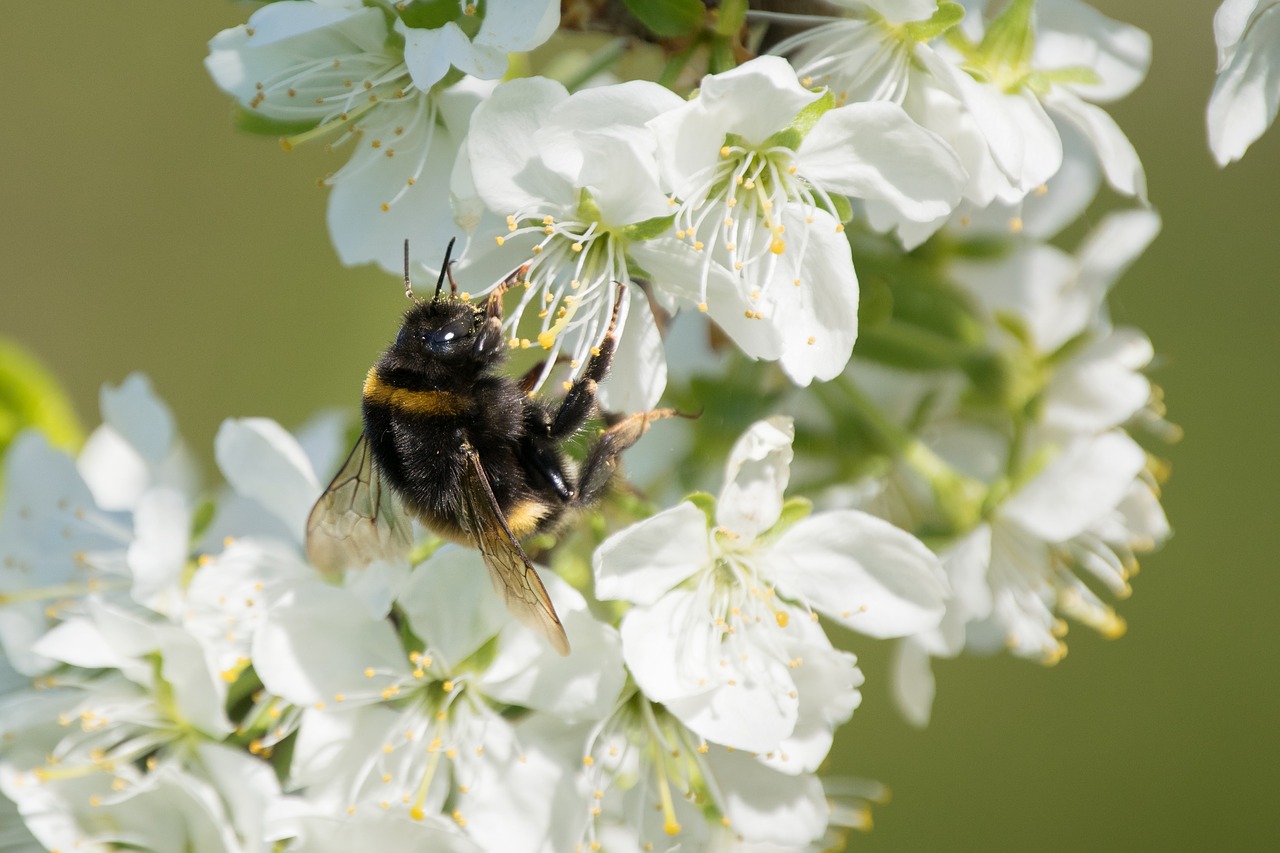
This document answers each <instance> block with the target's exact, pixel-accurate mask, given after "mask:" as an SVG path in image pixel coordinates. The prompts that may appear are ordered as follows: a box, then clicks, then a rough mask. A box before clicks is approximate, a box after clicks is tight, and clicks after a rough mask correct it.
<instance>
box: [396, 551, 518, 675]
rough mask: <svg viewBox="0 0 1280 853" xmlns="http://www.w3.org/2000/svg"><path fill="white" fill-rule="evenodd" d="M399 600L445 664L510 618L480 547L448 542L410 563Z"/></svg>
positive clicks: (466, 654)
mask: <svg viewBox="0 0 1280 853" xmlns="http://www.w3.org/2000/svg"><path fill="white" fill-rule="evenodd" d="M399 604H400V609H401V610H402V611H403V612H404V615H405V617H406V618H407V619H408V620H409V627H410V628H412V629H413V632H414V633H415V634H417V635H418V636H419V637H421V638H422V639H423V640H424V641H425V642H426V643H427V645H428V646H430V648H431V651H432V653H433V654H436V655H439V656H440V657H441V659H442V660H443V661H444V662H445V665H446V666H449V667H454V666H457V665H458V664H460V663H462V661H463V660H465V659H466V658H468V657H470V656H471V655H472V654H473V653H474V652H475V651H476V650H477V649H479V648H480V647H481V646H482V645H484V644H485V643H487V642H488V641H489V640H491V639H493V637H495V636H497V634H498V632H499V631H501V630H502V628H503V626H504V625H506V624H507V622H508V621H509V620H510V617H509V616H508V615H507V611H506V608H505V607H503V605H502V601H501V599H499V598H498V596H496V595H494V594H493V586H492V584H491V583H490V581H489V571H488V570H487V569H486V568H485V567H484V562H483V561H482V560H481V558H480V552H479V551H475V550H472V549H471V548H459V547H456V546H453V545H445V546H444V547H442V548H441V549H440V550H439V551H437V552H436V553H435V554H433V555H432V556H431V559H429V560H427V561H426V562H425V563H423V564H422V565H420V566H418V567H417V568H415V569H414V571H413V574H412V575H411V577H410V579H409V583H408V585H407V586H406V587H405V589H404V592H403V593H402V594H401V596H400V600H399Z"/></svg>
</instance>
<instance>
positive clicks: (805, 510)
mask: <svg viewBox="0 0 1280 853" xmlns="http://www.w3.org/2000/svg"><path fill="white" fill-rule="evenodd" d="M812 512H813V501H811V500H809V499H808V498H802V497H799V496H796V497H790V498H787V499H786V501H784V502H783V504H782V512H781V513H779V514H778V520H777V521H775V522H774V523H773V525H772V526H771V527H770V528H769V529H768V530H766V531H765V532H764V533H761V534H760V535H759V536H757V537H756V542H757V543H763V544H768V543H770V542H775V541H777V540H778V539H779V538H780V537H781V536H782V534H784V533H786V532H787V531H788V530H789V529H790V528H791V527H792V526H793V525H795V523H796V522H798V521H802V520H803V519H805V518H808V517H809V514H810V513H812Z"/></svg>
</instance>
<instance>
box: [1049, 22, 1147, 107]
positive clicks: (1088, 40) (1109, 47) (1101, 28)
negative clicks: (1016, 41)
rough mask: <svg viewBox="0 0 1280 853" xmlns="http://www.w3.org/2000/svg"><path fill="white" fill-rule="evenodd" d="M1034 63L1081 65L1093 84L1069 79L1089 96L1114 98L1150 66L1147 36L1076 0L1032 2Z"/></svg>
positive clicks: (1126, 91)
mask: <svg viewBox="0 0 1280 853" xmlns="http://www.w3.org/2000/svg"><path fill="white" fill-rule="evenodd" d="M1032 64H1033V65H1034V66H1035V67H1037V68H1062V67H1070V66H1083V67H1085V68H1088V69H1091V70H1092V71H1094V72H1095V73H1096V74H1097V75H1098V78H1099V82H1097V83H1071V84H1069V85H1070V88H1071V89H1073V90H1075V91H1076V92H1079V93H1080V95H1082V96H1083V97H1085V98H1088V99H1089V100H1091V101H1101V102H1105V101H1114V100H1118V99H1119V98H1123V97H1124V96H1125V95H1127V94H1129V93H1130V92H1132V91H1133V90H1134V89H1136V88H1137V87H1138V84H1139V83H1141V82H1142V80H1143V78H1144V77H1146V76H1147V69H1148V68H1149V67H1150V65H1151V36H1149V35H1147V34H1146V33H1145V32H1143V31H1142V30H1140V29H1138V28H1137V27H1134V26H1131V25H1129V24H1125V23H1121V22H1120V21H1114V20H1112V19H1110V18H1108V17H1106V16H1105V15H1103V14H1101V13H1100V12H1098V10H1097V9H1095V8H1093V7H1092V6H1090V5H1088V4H1087V3H1082V2H1080V0H1047V2H1041V3H1038V4H1036V44H1035V53H1034V55H1033V58H1032Z"/></svg>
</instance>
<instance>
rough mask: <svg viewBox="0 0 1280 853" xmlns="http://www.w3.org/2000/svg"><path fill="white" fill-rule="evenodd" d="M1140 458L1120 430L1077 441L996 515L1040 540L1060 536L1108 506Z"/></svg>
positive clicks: (1140, 462)
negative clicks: (1015, 524)
mask: <svg viewBox="0 0 1280 853" xmlns="http://www.w3.org/2000/svg"><path fill="white" fill-rule="evenodd" d="M1146 461H1147V456H1146V453H1144V452H1143V450H1142V448H1141V447H1139V446H1138V445H1137V444H1136V443H1134V441H1133V439H1131V438H1129V437H1128V436H1127V435H1125V434H1124V433H1122V432H1110V433H1105V434H1103V435H1100V436H1097V437H1094V438H1091V439H1087V440H1084V441H1080V442H1078V443H1077V444H1075V445H1073V446H1072V447H1070V448H1068V449H1067V450H1066V451H1064V452H1063V453H1062V455H1061V456H1059V457H1058V458H1057V459H1055V460H1054V461H1053V462H1052V463H1050V464H1049V465H1048V467H1046V468H1045V469H1044V470H1043V471H1041V472H1040V474H1039V475H1038V476H1037V477H1036V478H1035V479H1034V480H1032V481H1031V482H1030V483H1028V484H1027V485H1026V486H1024V487H1023V488H1022V489H1020V490H1019V491H1018V492H1017V493H1015V494H1014V495H1013V496H1012V497H1011V498H1009V500H1007V501H1006V502H1005V503H1004V504H1003V505H1002V506H1001V507H1000V510H999V512H1000V516H1001V518H1003V519H1007V520H1009V521H1014V522H1016V523H1017V524H1018V525H1020V526H1021V527H1022V528H1024V529H1026V530H1028V531H1030V532H1031V533H1033V534H1035V535H1036V536H1038V537H1039V538H1041V539H1043V540H1045V541H1046V542H1063V541H1065V540H1067V539H1070V538H1071V537H1073V536H1075V535H1077V534H1078V533H1080V531H1082V530H1084V529H1085V527H1087V526H1088V525H1089V523H1090V522H1091V521H1093V520H1094V519H1095V518H1097V517H1099V516H1101V515H1103V514H1104V513H1106V512H1109V511H1110V510H1111V509H1112V508H1114V507H1115V506H1116V504H1118V503H1119V502H1120V500H1121V498H1123V497H1124V495H1125V493H1126V492H1127V491H1128V489H1129V486H1130V484H1132V482H1133V479H1134V477H1136V476H1137V475H1138V472H1139V471H1141V470H1142V468H1143V466H1144V465H1145V464H1146Z"/></svg>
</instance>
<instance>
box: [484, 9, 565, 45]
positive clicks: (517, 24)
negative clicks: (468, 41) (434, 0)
mask: <svg viewBox="0 0 1280 853" xmlns="http://www.w3.org/2000/svg"><path fill="white" fill-rule="evenodd" d="M559 25H560V4H559V3H557V2H555V1H554V0H489V4H488V7H487V8H486V10H485V15H484V22H483V23H482V24H481V25H480V32H478V33H476V38H475V43H476V44H478V45H480V44H483V45H486V46H491V47H493V48H494V49H496V50H499V51H501V52H502V53H504V54H506V53H520V52H523V51H526V50H532V49H533V48H535V47H537V46H538V45H540V44H542V43H543V42H544V41H546V40H547V39H548V38H550V37H551V34H552V33H554V32H555V31H556V27H558V26H559Z"/></svg>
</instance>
